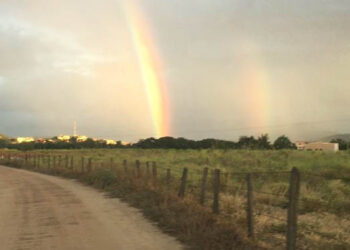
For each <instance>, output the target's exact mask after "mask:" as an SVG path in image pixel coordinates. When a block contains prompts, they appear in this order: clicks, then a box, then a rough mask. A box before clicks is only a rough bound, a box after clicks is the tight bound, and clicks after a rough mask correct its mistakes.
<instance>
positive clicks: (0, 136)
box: [0, 134, 8, 140]
mask: <svg viewBox="0 0 350 250" xmlns="http://www.w3.org/2000/svg"><path fill="white" fill-rule="evenodd" d="M0 139H5V140H7V139H8V137H7V136H6V135H3V134H0Z"/></svg>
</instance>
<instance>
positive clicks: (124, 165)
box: [123, 160, 128, 173]
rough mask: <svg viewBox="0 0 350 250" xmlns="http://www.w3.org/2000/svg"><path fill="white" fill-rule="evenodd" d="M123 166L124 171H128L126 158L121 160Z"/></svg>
mask: <svg viewBox="0 0 350 250" xmlns="http://www.w3.org/2000/svg"><path fill="white" fill-rule="evenodd" d="M123 167H124V172H125V173H128V161H127V160H123Z"/></svg>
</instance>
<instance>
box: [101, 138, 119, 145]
mask: <svg viewBox="0 0 350 250" xmlns="http://www.w3.org/2000/svg"><path fill="white" fill-rule="evenodd" d="M104 141H105V142H106V144H107V145H117V141H116V140H110V139H104Z"/></svg>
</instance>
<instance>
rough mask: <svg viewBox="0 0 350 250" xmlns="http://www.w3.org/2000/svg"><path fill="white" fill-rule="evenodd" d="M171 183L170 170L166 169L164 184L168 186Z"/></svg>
mask: <svg viewBox="0 0 350 250" xmlns="http://www.w3.org/2000/svg"><path fill="white" fill-rule="evenodd" d="M170 182H171V169H170V168H168V169H167V170H166V184H167V185H168V186H169V185H170Z"/></svg>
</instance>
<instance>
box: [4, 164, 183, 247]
mask: <svg viewBox="0 0 350 250" xmlns="http://www.w3.org/2000/svg"><path fill="white" fill-rule="evenodd" d="M0 249H4V250H7V249H9V250H25V249H43V250H48V249H64V250H65V249H68V250H70V249H76V250H84V249H93V250H99V249H101V250H109V249H113V250H138V249H140V250H148V249H149V250H163V249H166V250H177V249H183V248H182V247H181V245H180V244H179V243H178V242H177V241H176V240H175V239H173V238H172V237H170V236H167V235H165V234H163V233H162V232H160V231H159V230H158V229H157V228H156V227H155V226H154V225H152V224H151V223H150V222H149V221H147V220H146V219H145V218H144V217H143V216H142V215H141V214H140V213H139V212H138V211H137V210H136V209H134V208H131V207H129V206H128V205H126V204H125V203H123V202H121V201H119V200H118V199H108V198H105V197H104V195H103V194H102V193H100V192H98V191H96V190H94V189H92V188H90V187H86V186H83V185H81V184H79V183H77V182H75V181H72V180H66V179H61V178H57V177H53V176H47V175H42V174H38V173H33V172H29V171H24V170H18V169H12V168H6V167H2V166H0Z"/></svg>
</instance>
